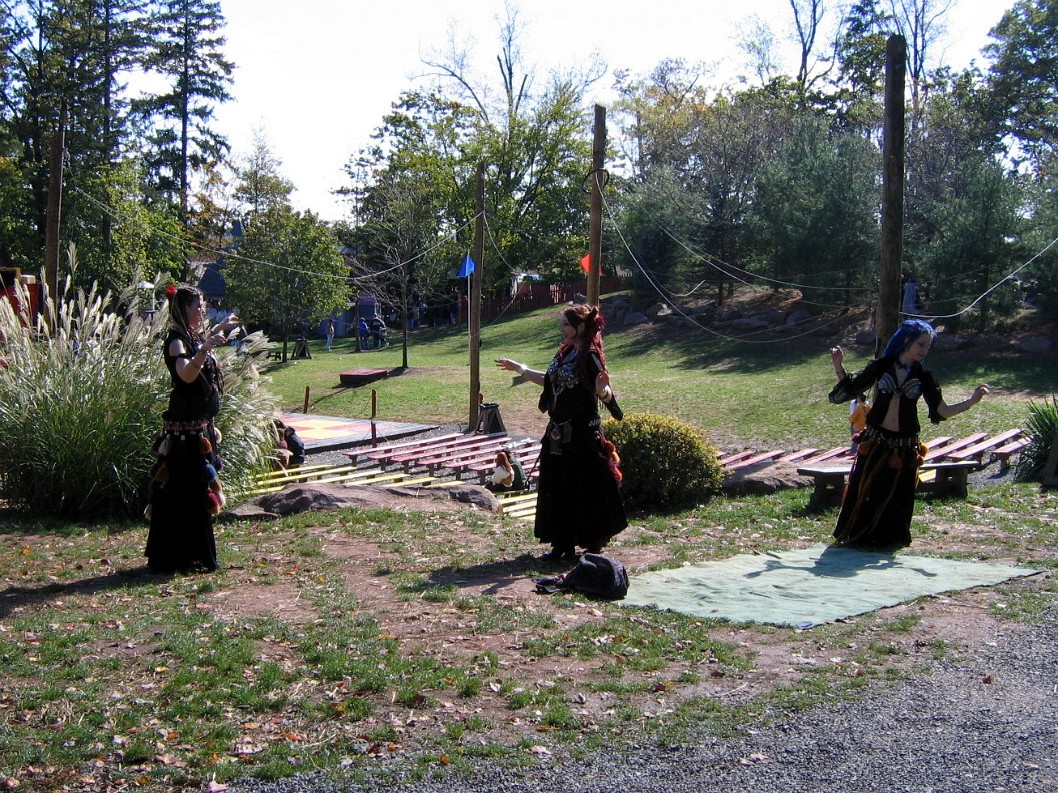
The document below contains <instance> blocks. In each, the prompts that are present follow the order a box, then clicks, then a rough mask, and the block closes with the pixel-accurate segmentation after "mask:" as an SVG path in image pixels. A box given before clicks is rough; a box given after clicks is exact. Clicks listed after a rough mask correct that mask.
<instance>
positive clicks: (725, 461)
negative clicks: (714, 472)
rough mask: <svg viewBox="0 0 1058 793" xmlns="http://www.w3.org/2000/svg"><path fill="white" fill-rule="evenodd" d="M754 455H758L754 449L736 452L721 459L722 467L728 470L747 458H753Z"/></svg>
mask: <svg viewBox="0 0 1058 793" xmlns="http://www.w3.org/2000/svg"><path fill="white" fill-rule="evenodd" d="M754 454H756V452H754V451H753V450H752V449H746V450H745V451H741V452H735V453H734V454H729V455H728V456H727V457H721V458H720V465H721V466H722V467H724V468H727V467H728V466H729V465H732V464H733V463H737V462H738V461H739V460H745V459H746V458H747V457H752V456H753V455H754Z"/></svg>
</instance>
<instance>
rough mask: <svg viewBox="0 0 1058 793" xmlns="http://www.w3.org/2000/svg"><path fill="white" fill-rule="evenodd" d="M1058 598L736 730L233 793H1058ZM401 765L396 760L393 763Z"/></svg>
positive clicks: (305, 780)
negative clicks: (683, 740) (425, 773)
mask: <svg viewBox="0 0 1058 793" xmlns="http://www.w3.org/2000/svg"><path fill="white" fill-rule="evenodd" d="M1055 647H1058V601H1055V602H1052V603H1051V604H1050V607H1049V610H1048V612H1047V614H1046V615H1045V616H1044V618H1042V619H1041V620H1040V621H1039V622H1037V623H1034V624H1032V625H1022V624H1018V623H1004V624H1002V625H1001V627H1000V632H999V633H997V634H996V635H995V636H993V637H991V639H990V640H989V641H987V642H980V643H979V644H977V645H976V646H972V647H969V648H967V651H966V653H965V654H964V656H963V657H960V658H952V659H946V660H943V661H940V662H936V663H934V664H933V665H932V668H931V669H928V670H926V671H925V673H916V675H915V676H914V677H913V678H912V679H910V680H908V681H906V682H903V683H899V684H896V685H893V686H879V687H878V688H876V689H875V690H873V691H872V692H869V693H867V694H866V695H865V696H864V697H863V698H861V699H857V700H856V701H851V702H848V701H846V702H840V703H838V704H835V705H833V706H821V707H817V708H813V709H811V710H809V711H808V712H803V713H798V714H788V713H771V714H768V715H769V716H770V717H771V718H772V719H773V722H772V724H771V725H769V726H765V727H762V728H760V729H759V730H750V731H748V732H747V734H746V735H744V736H742V737H738V738H730V739H728V738H723V739H721V738H715V737H711V736H707V737H703V738H702V740H701V741H700V742H698V743H693V744H688V745H681V746H658V745H655V744H652V745H641V746H634V747H631V748H629V749H626V750H624V751H605V752H600V753H599V754H597V755H595V756H593V757H592V758H591V759H590V760H589V761H587V762H580V763H568V764H561V763H555V761H554V760H551V761H550V762H544V761H541V765H540V766H538V767H535V768H532V769H529V770H525V769H523V770H505V769H496V768H491V767H489V766H487V765H484V764H483V765H482V766H481V767H480V768H479V769H478V770H477V772H476V773H475V774H474V776H473V778H470V779H464V778H461V777H460V778H451V777H450V778H447V779H443V780H431V781H426V782H409V783H407V784H398V785H395V786H394V785H393V784H392V783H385V784H383V783H378V784H374V783H367V784H366V786H363V785H357V784H354V783H351V782H348V783H343V782H340V781H339V782H332V781H327V780H325V779H324V778H322V777H321V776H320V775H303V776H299V777H293V778H290V779H287V780H284V781H282V782H277V783H271V784H261V783H256V782H253V781H244V782H240V783H238V784H234V785H232V786H230V787H229V790H231V791H233V793H308V792H309V791H312V793H337V791H364V793H376V792H377V793H381V791H389V790H393V789H399V790H401V791H403V792H404V793H449V791H453V790H456V791H460V793H545V792H548V791H568V792H569V793H612V791H614V790H620V791H627V792H628V793H635V792H636V791H644V792H645V791H658V793H692V792H693V793H699V792H700V791H706V790H713V789H720V790H724V789H726V790H733V791H794V790H800V791H820V790H828V789H834V790H841V791H879V792H881V791H887V792H888V791H908V792H911V791H914V792H916V793H919V792H921V793H926V792H927V791H929V792H930V793H948V792H950V793H968V792H976V791H1051V790H1055V791H1058V663H1056V660H1055V656H1054V651H1055ZM391 770H392V769H391Z"/></svg>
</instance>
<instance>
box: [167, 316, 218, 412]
mask: <svg viewBox="0 0 1058 793" xmlns="http://www.w3.org/2000/svg"><path fill="white" fill-rule="evenodd" d="M177 339H179V340H180V341H182V342H183V343H184V353H183V355H179V356H173V355H170V354H169V347H170V346H172V343H173V341H175V340H177ZM198 348H199V345H197V344H195V342H194V341H192V340H191V338H190V337H189V336H188V335H187V334H186V333H184V332H182V331H179V330H176V329H175V328H173V329H170V330H169V333H167V334H166V336H165V348H164V350H163V352H164V355H165V368H166V369H168V370H169V377H170V378H171V379H172V382H173V390H172V393H170V394H169V408H168V409H167V410H166V411H165V413H164V414H163V416H162V417H163V418H164V419H165V420H166V421H204V420H209V419H212V418H213V417H214V416H216V415H217V413H219V412H220V390H221V387H220V365H219V364H218V363H217V359H216V358H215V357H214V356H213V355H212V354H210V355H207V356H206V362H205V363H204V364H203V365H202V370H201V371H200V372H199V374H198V377H196V378H195V379H194V380H193V381H191V382H190V383H185V382H184V381H183V380H182V379H181V377H180V375H178V374H177V373H176V361H177V358H191V357H192V356H194V354H195V353H196V352H198Z"/></svg>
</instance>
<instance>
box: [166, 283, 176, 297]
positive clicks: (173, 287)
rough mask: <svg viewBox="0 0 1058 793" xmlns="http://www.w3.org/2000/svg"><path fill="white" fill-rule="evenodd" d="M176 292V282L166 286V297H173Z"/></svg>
mask: <svg viewBox="0 0 1058 793" xmlns="http://www.w3.org/2000/svg"><path fill="white" fill-rule="evenodd" d="M175 294H176V284H169V286H167V287H165V296H166V297H169V298H171V297H173V296H174V295H175Z"/></svg>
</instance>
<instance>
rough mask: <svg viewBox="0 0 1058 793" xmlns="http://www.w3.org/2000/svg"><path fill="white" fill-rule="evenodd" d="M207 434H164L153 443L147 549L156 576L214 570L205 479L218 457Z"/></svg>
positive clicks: (213, 472) (214, 547) (207, 481)
mask: <svg viewBox="0 0 1058 793" xmlns="http://www.w3.org/2000/svg"><path fill="white" fill-rule="evenodd" d="M210 436H211V432H210V431H209V429H208V427H207V428H204V429H202V430H200V431H196V430H191V431H177V432H163V434H162V435H161V436H160V437H159V439H158V441H157V444H156V451H157V452H158V461H157V462H156V464H155V466H154V468H153V469H152V475H153V478H152V480H151V484H150V507H149V513H150V515H149V517H150V523H151V528H150V531H149V532H148V534H147V548H146V556H147V564H148V566H149V567H150V568H151V570H153V571H154V572H156V573H175V572H196V571H210V570H216V569H217V544H216V540H215V539H214V536H213V510H214V509H215V502H212V501H211V499H210V481H211V479H212V478H213V477H214V476H215V475H216V467H217V465H216V464H217V462H218V459H217V457H216V454H215V452H213V451H212V447H213V443H212V439H211V437H210ZM204 441H205V442H204Z"/></svg>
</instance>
